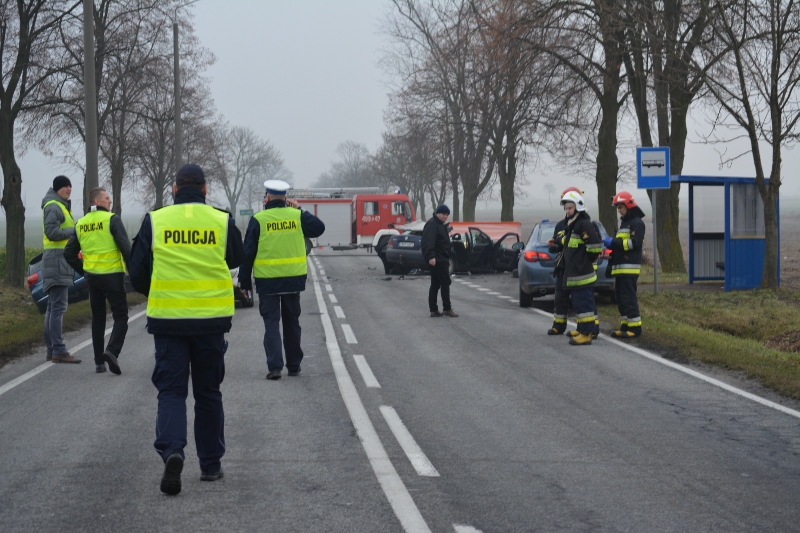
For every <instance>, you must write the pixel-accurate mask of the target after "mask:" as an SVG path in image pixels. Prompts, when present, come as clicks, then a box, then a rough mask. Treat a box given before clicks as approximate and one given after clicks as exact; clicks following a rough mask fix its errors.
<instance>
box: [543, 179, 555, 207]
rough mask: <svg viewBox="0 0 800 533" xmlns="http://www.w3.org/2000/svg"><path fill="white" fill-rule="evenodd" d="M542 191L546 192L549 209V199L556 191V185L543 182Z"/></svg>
mask: <svg viewBox="0 0 800 533" xmlns="http://www.w3.org/2000/svg"><path fill="white" fill-rule="evenodd" d="M544 192H546V193H547V203H548V204H550V209H552V208H553V202H552V201H551V200H550V197H551V196H552V195H553V194H555V193H556V186H555V185H553V184H552V183H545V184H544Z"/></svg>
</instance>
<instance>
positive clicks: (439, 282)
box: [428, 259, 452, 312]
mask: <svg viewBox="0 0 800 533" xmlns="http://www.w3.org/2000/svg"><path fill="white" fill-rule="evenodd" d="M428 268H430V271H431V288H430V290H429V291H428V307H429V308H430V310H431V312H436V311H438V310H439V304H438V296H439V290H440V289H441V291H442V308H443V309H444V310H445V311H449V310H450V309H452V307H451V306H450V284H451V283H452V280H451V279H450V263H449V262H448V261H440V260H438V259H437V260H436V266H432V267H428Z"/></svg>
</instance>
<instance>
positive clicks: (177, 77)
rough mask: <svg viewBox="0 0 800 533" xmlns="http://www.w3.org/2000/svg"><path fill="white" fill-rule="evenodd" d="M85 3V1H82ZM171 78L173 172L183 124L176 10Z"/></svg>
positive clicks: (179, 154)
mask: <svg viewBox="0 0 800 533" xmlns="http://www.w3.org/2000/svg"><path fill="white" fill-rule="evenodd" d="M84 1H85V0H84ZM172 44H173V48H174V52H173V56H174V61H173V67H172V68H173V78H174V83H175V172H176V173H177V172H178V169H179V168H181V167H182V166H183V124H182V123H181V60H180V53H179V52H178V48H179V47H178V18H177V10H176V13H175V19H174V20H173V21H172Z"/></svg>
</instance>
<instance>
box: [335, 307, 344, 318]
mask: <svg viewBox="0 0 800 533" xmlns="http://www.w3.org/2000/svg"><path fill="white" fill-rule="evenodd" d="M333 311H334V312H335V313H336V318H346V317H345V316H344V311H342V308H341V307H339V306H338V305H334V306H333Z"/></svg>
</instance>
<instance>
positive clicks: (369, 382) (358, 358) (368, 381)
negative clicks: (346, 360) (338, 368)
mask: <svg viewBox="0 0 800 533" xmlns="http://www.w3.org/2000/svg"><path fill="white" fill-rule="evenodd" d="M353 360H354V361H355V362H356V366H357V367H358V371H359V372H361V378H362V379H363V380H364V385H366V386H367V387H369V388H372V389H380V388H381V384H380V383H378V380H377V379H375V374H373V373H372V369H371V368H370V367H369V365H368V364H367V360H366V359H365V358H364V356H363V355H354V356H353Z"/></svg>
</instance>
